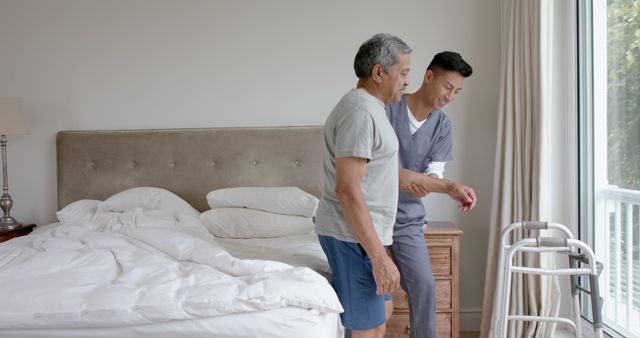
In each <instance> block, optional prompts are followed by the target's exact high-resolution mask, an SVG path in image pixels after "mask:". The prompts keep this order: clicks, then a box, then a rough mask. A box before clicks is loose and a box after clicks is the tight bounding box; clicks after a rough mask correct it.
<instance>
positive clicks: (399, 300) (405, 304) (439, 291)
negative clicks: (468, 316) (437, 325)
mask: <svg viewBox="0 0 640 338" xmlns="http://www.w3.org/2000/svg"><path fill="white" fill-rule="evenodd" d="M436 308H437V309H438V310H450V309H451V280H448V279H438V280H436ZM393 309H394V313H403V310H405V311H409V297H408V296H407V293H406V292H404V290H402V289H400V290H398V291H396V292H394V293H393Z"/></svg>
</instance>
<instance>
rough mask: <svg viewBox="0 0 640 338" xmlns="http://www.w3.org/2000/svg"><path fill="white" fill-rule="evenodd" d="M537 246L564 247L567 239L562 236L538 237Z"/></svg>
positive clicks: (566, 244)
mask: <svg viewBox="0 0 640 338" xmlns="http://www.w3.org/2000/svg"><path fill="white" fill-rule="evenodd" d="M537 242H538V246H539V247H566V246H568V243H567V239H566V238H564V237H538V239H537Z"/></svg>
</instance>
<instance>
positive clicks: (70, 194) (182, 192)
mask: <svg viewBox="0 0 640 338" xmlns="http://www.w3.org/2000/svg"><path fill="white" fill-rule="evenodd" d="M322 131H323V128H322V127H315V126H314V127H266V128H210V129H157V130H122V131H120V130H114V131H61V132H59V133H58V134H57V137H56V148H57V169H58V173H57V175H58V207H59V208H61V207H63V206H65V205H67V204H68V203H70V202H73V201H75V200H79V199H99V200H103V199H105V198H107V197H109V196H111V195H113V194H114V193H117V192H119V191H122V190H125V189H127V188H131V187H136V186H154V187H160V188H165V189H167V190H170V191H172V192H174V193H176V194H177V195H179V196H180V197H182V198H183V199H184V200H185V201H187V202H189V203H190V204H191V205H193V206H194V207H195V208H196V209H198V210H200V211H203V210H206V209H207V208H208V206H207V202H206V198H205V197H206V194H207V193H208V192H209V191H211V190H214V189H218V188H225V187H236V186H297V187H299V188H301V189H303V190H305V191H307V192H309V193H311V194H313V195H315V196H318V197H319V196H320V193H321V191H322V177H323V171H322V144H323V133H322Z"/></svg>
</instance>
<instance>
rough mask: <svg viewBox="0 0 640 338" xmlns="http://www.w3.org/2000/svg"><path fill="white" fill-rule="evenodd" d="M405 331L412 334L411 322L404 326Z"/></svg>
mask: <svg viewBox="0 0 640 338" xmlns="http://www.w3.org/2000/svg"><path fill="white" fill-rule="evenodd" d="M404 333H406V334H411V324H407V327H405V328H404Z"/></svg>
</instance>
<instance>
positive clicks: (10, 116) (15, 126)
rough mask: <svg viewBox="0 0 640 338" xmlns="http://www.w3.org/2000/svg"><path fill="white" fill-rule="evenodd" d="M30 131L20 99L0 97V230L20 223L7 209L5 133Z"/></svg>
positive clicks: (8, 202) (9, 199)
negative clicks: (0, 165)
mask: <svg viewBox="0 0 640 338" xmlns="http://www.w3.org/2000/svg"><path fill="white" fill-rule="evenodd" d="M29 132H30V130H29V126H28V125H27V122H26V119H25V116H24V113H23V112H22V101H21V100H20V99H19V98H15V97H0V135H1V136H0V145H1V146H2V197H0V206H2V210H3V211H4V216H2V218H0V230H11V229H16V228H19V227H20V226H21V225H22V224H21V223H20V222H18V221H17V220H16V219H15V218H13V217H11V214H10V213H9V211H10V210H11V206H13V200H11V196H10V195H9V180H8V178H7V137H6V135H20V134H28V133H29Z"/></svg>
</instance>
